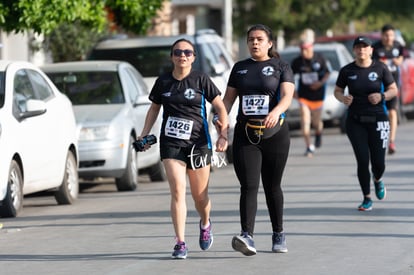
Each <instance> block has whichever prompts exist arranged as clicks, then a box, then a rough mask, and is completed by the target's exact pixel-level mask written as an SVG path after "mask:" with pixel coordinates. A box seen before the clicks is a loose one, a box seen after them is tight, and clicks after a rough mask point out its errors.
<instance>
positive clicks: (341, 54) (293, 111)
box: [279, 43, 353, 132]
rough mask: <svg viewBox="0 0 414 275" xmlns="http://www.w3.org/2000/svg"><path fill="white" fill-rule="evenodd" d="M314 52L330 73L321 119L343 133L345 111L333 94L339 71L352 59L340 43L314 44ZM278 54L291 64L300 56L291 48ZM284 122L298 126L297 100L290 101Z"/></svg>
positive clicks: (344, 107) (298, 111) (296, 48)
mask: <svg viewBox="0 0 414 275" xmlns="http://www.w3.org/2000/svg"><path fill="white" fill-rule="evenodd" d="M314 52H317V53H320V54H321V55H322V56H323V57H325V59H326V60H327V62H328V67H329V68H330V71H331V74H330V76H329V79H328V82H327V87H326V93H325V100H324V104H323V112H322V119H323V121H324V122H327V123H331V124H333V125H339V126H340V128H341V131H342V132H344V131H345V129H344V127H345V125H344V122H345V115H346V110H347V109H346V106H345V105H344V104H342V103H341V102H339V101H338V100H337V99H336V98H335V96H334V93H333V92H334V89H335V83H336V79H337V77H338V73H339V70H340V69H341V68H342V67H343V66H345V65H346V64H348V63H350V62H352V61H353V58H352V56H351V55H350V54H349V52H348V50H347V49H346V47H345V46H344V45H342V44H340V43H326V44H314ZM279 54H280V57H281V58H282V59H283V60H285V61H286V62H288V63H289V64H291V63H292V60H293V59H294V58H296V57H297V56H299V55H300V49H299V47H294V46H291V47H287V48H285V49H284V50H281V51H280V52H279ZM286 121H287V122H289V124H290V125H294V126H296V125H299V124H300V109H299V103H298V101H297V100H293V101H292V104H291V106H290V107H289V109H288V111H287V117H286Z"/></svg>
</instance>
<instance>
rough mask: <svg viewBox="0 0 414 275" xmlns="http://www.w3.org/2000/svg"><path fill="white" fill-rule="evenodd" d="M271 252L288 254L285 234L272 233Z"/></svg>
mask: <svg viewBox="0 0 414 275" xmlns="http://www.w3.org/2000/svg"><path fill="white" fill-rule="evenodd" d="M272 251H273V252H275V253H286V252H288V249H287V245H286V237H285V233H283V232H281V233H276V232H274V233H273V236H272Z"/></svg>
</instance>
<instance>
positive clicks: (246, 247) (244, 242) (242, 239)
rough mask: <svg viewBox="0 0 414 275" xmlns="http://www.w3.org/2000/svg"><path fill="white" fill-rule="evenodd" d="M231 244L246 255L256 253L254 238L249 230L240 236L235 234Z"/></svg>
mask: <svg viewBox="0 0 414 275" xmlns="http://www.w3.org/2000/svg"><path fill="white" fill-rule="evenodd" d="M231 246H232V247H233V249H234V250H236V251H239V252H241V253H242V254H243V255H245V256H253V255H256V248H255V247H254V241H253V238H252V236H250V235H249V234H248V233H247V232H243V233H242V234H241V235H240V236H234V237H233V239H232V240H231Z"/></svg>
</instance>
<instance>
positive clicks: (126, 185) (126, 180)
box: [115, 137, 138, 191]
mask: <svg viewBox="0 0 414 275" xmlns="http://www.w3.org/2000/svg"><path fill="white" fill-rule="evenodd" d="M132 142H133V139H132V137H131V138H130V139H129V147H128V159H127V165H126V167H125V171H124V174H123V175H122V176H121V177H120V178H116V179H115V183H116V188H117V189H118V191H133V190H135V189H137V185H138V166H137V153H136V152H135V150H134V149H133V147H132Z"/></svg>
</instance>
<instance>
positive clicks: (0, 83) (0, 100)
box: [0, 72, 6, 109]
mask: <svg viewBox="0 0 414 275" xmlns="http://www.w3.org/2000/svg"><path fill="white" fill-rule="evenodd" d="M5 93H6V91H5V89H4V72H0V109H1V108H3V106H4V94H5Z"/></svg>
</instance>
